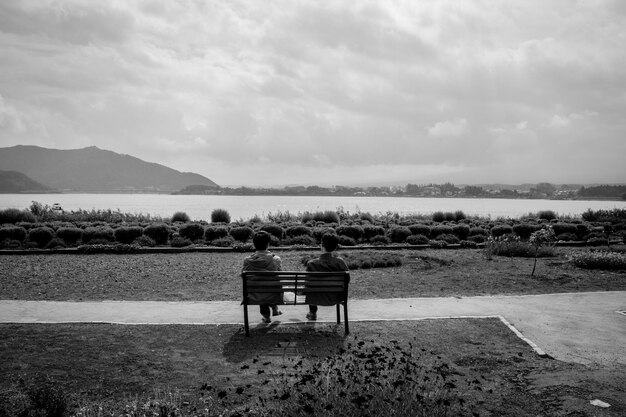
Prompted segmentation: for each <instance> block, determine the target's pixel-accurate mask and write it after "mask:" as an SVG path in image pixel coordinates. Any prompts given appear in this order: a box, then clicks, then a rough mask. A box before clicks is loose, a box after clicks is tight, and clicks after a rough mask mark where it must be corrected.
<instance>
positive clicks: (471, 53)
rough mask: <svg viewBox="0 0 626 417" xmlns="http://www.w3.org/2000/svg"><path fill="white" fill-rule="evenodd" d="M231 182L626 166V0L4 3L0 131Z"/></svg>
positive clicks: (614, 176) (613, 174)
mask: <svg viewBox="0 0 626 417" xmlns="http://www.w3.org/2000/svg"><path fill="white" fill-rule="evenodd" d="M19 144H21V145H37V146H43V147H47V148H55V149H77V148H84V147H87V146H97V147H99V148H101V149H107V150H111V151H114V152H118V153H121V154H128V155H132V156H135V157H138V158H140V159H143V160H145V161H149V162H156V163H160V164H163V165H166V166H169V167H171V168H174V169H177V170H179V171H185V172H196V173H198V174H201V175H204V176H206V177H208V178H210V179H212V180H213V181H215V182H216V183H218V184H219V185H222V186H250V187H258V186H282V185H297V184H304V185H310V184H319V185H359V184H363V185H365V184H374V183H376V184H378V183H390V184H391V183H396V184H398V185H404V184H406V183H417V184H425V183H429V182H435V183H442V182H446V181H450V182H453V183H455V184H481V183H509V184H521V183H536V182H552V183H555V184H566V183H568V184H574V183H576V184H589V183H625V182H626V165H625V164H624V160H625V159H626V1H623V0H550V1H543V0H507V1H504V0H500V1H497V0H493V1H489V0H482V1H481V0H475V1H458V0H440V1H439V0H438V1H434V0H420V1H414V0H391V1H389V0H385V1H383V0H378V1H371V0H359V1H356V2H355V1H339V0H338V1H334V0H333V1H321V0H317V1H313V0H306V1H304V0H267V1H257V0H245V1H237V0H234V1H233V0H229V1H225V0H224V1H219V0H213V1H212V0H206V1H204V0H203V1H200V0H196V1H194V0H184V1H183V0H180V1H175V0H172V1H169V0H168V1H165V0H163V1H142V0H121V1H88V0H84V1H70V0H67V1H51V0H28V1H27V0H12V1H2V2H0V147H6V146H14V145H19Z"/></svg>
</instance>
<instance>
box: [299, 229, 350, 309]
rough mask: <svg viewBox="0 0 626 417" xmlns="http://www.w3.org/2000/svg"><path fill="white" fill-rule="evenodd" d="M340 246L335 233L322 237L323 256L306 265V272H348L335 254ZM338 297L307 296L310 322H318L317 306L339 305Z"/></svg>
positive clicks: (343, 262) (341, 260)
mask: <svg viewBox="0 0 626 417" xmlns="http://www.w3.org/2000/svg"><path fill="white" fill-rule="evenodd" d="M337 246H339V238H338V237H337V235H336V234H334V233H326V234H325V235H324V236H322V252H323V253H322V254H321V255H320V257H319V258H317V259H311V260H310V261H309V262H307V264H306V270H307V271H309V272H335V271H347V270H348V265H346V262H345V261H344V260H343V259H342V258H340V257H338V256H336V255H335V254H333V252H334V251H335V250H336V249H337ZM337 297H338V296H337V295H335V294H314V295H313V294H312V295H310V296H307V299H306V300H307V302H308V303H309V312H308V314H307V315H306V318H307V319H308V320H317V306H318V305H323V306H332V305H335V304H337V301H338V299H337Z"/></svg>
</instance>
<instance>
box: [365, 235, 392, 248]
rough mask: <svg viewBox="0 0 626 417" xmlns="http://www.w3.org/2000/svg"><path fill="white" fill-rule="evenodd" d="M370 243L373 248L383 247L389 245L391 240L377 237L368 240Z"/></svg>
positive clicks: (385, 237) (381, 236)
mask: <svg viewBox="0 0 626 417" xmlns="http://www.w3.org/2000/svg"><path fill="white" fill-rule="evenodd" d="M370 243H371V244H372V245H374V246H385V245H388V244H390V243H391V239H389V238H388V237H387V236H384V235H379V236H374V237H373V238H371V239H370Z"/></svg>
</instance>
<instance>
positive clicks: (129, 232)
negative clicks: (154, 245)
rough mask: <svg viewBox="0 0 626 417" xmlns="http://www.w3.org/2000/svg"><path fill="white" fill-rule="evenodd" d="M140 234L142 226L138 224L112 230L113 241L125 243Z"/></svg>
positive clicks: (132, 240)
mask: <svg viewBox="0 0 626 417" xmlns="http://www.w3.org/2000/svg"><path fill="white" fill-rule="evenodd" d="M57 234H58V232H57ZM141 235H143V228H142V227H139V226H130V227H127V226H121V227H118V228H117V229H115V231H113V236H114V237H115V241H116V242H119V243H124V244H127V245H128V244H131V243H133V242H134V241H135V239H137V238H138V237H139V236H141Z"/></svg>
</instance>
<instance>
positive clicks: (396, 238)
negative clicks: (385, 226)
mask: <svg viewBox="0 0 626 417" xmlns="http://www.w3.org/2000/svg"><path fill="white" fill-rule="evenodd" d="M411 235H412V233H411V230H410V229H409V228H408V227H405V226H395V227H392V228H391V229H389V231H388V232H387V236H388V237H389V239H390V240H391V241H392V242H393V243H404V242H405V241H406V238H407V237H409V236H411Z"/></svg>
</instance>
